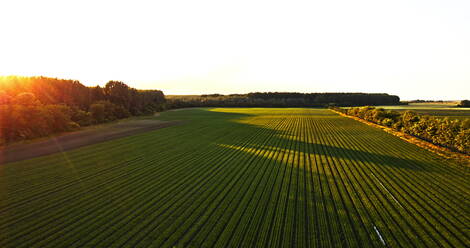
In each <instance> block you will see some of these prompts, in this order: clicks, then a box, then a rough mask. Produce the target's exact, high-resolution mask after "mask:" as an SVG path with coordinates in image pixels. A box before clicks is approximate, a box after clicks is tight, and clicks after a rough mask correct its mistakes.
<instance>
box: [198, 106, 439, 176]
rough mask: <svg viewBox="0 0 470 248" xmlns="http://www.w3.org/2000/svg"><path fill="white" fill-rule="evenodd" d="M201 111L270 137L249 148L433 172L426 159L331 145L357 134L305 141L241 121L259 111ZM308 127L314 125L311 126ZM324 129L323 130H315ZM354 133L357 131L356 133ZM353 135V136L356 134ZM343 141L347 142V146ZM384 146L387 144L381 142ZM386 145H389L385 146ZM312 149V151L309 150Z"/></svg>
mask: <svg viewBox="0 0 470 248" xmlns="http://www.w3.org/2000/svg"><path fill="white" fill-rule="evenodd" d="M198 114H201V115H203V116H204V118H211V120H212V121H213V122H216V121H217V122H220V121H222V122H229V123H231V124H232V125H233V123H237V125H240V126H242V128H243V130H244V131H245V132H247V131H248V130H249V131H250V132H252V133H253V134H257V135H259V136H260V137H259V139H258V140H267V142H264V143H248V144H245V145H244V147H245V148H254V149H271V150H275V149H283V150H292V151H294V152H302V153H305V155H312V156H315V155H319V156H324V157H332V158H336V160H335V163H338V162H339V161H338V160H337V159H342V160H353V161H355V163H354V164H355V165H358V164H357V163H358V162H359V163H372V164H374V165H384V166H391V167H394V168H400V169H408V170H426V171H432V168H430V166H426V164H425V163H423V161H419V160H413V159H409V158H403V157H398V156H394V155H387V154H379V153H375V152H370V151H366V150H358V149H352V148H345V147H340V146H335V145H332V144H329V143H330V142H338V141H339V142H342V143H344V144H346V145H348V141H349V140H350V139H354V137H349V139H345V138H344V136H336V137H334V138H335V140H334V141H332V140H327V139H330V137H327V136H326V135H323V137H322V138H321V139H323V140H321V142H322V143H320V142H319V140H318V136H322V135H321V134H320V135H316V133H313V134H312V133H310V135H311V136H315V141H308V142H306V141H303V140H299V139H297V138H296V136H295V134H294V135H293V133H292V132H291V131H290V130H278V129H274V128H268V127H265V126H262V125H255V124H250V123H248V122H239V121H237V120H239V119H240V118H247V117H255V116H256V115H255V114H245V113H227V112H212V111H210V110H209V111H208V110H206V109H201V110H199V111H198ZM306 128H312V127H311V126H308V127H306ZM317 131H318V132H321V131H319V130H316V131H313V132H317ZM352 135H353V134H352ZM352 135H351V136H352ZM313 139H314V138H313V137H310V140H313ZM344 144H343V145H344ZM220 145H222V146H225V147H228V148H229V147H231V146H232V145H233V144H232V143H231V141H230V140H227V141H226V142H225V141H224V142H221V143H220ZM381 145H383V144H381ZM384 146H385V147H386V146H387V144H385V145H384ZM363 149H368V147H363ZM306 151H308V152H306Z"/></svg>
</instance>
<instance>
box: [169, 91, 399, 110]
mask: <svg viewBox="0 0 470 248" xmlns="http://www.w3.org/2000/svg"><path fill="white" fill-rule="evenodd" d="M398 104H400V98H399V97H398V96H395V95H388V94H383V93H380V94H376V93H296V92H254V93H248V94H231V95H221V94H209V95H200V96H177V97H176V96H175V97H172V98H168V106H169V107H171V108H185V107H326V106H364V105H398Z"/></svg>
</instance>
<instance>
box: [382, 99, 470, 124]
mask: <svg viewBox="0 0 470 248" xmlns="http://www.w3.org/2000/svg"><path fill="white" fill-rule="evenodd" d="M379 107H381V108H384V109H388V110H395V111H399V112H403V111H406V110H411V111H414V112H416V113H418V114H422V115H430V116H435V117H439V118H445V117H447V118H449V119H460V120H464V119H470V108H458V107H456V105H455V104H453V105H452V104H435V103H434V104H430V103H410V104H409V105H395V106H393V105H392V106H379Z"/></svg>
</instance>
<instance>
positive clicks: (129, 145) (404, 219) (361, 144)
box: [0, 108, 470, 247]
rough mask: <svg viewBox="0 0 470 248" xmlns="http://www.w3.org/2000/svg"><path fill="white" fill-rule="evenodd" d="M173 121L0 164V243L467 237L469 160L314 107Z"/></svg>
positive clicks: (190, 115) (449, 242)
mask: <svg viewBox="0 0 470 248" xmlns="http://www.w3.org/2000/svg"><path fill="white" fill-rule="evenodd" d="M158 119H160V120H185V121H186V122H184V123H185V124H182V125H179V126H172V127H167V128H164V129H159V130H155V131H151V132H148V133H144V134H139V135H135V136H130V137H126V138H121V139H117V140H113V141H108V142H104V143H100V144H96V145H91V146H87V147H82V148H79V149H76V150H71V151H68V152H64V153H60V154H55V155H50V156H47V157H40V158H36V159H32V160H27V161H21V162H16V163H10V164H4V165H0V247H173V246H175V247H212V246H215V247H384V246H387V247H466V246H467V247H468V244H469V243H470V237H469V236H470V224H469V223H470V209H469V202H468V199H470V186H469V184H468V178H469V176H470V175H469V170H468V168H467V167H463V166H461V165H458V164H454V163H453V162H450V161H446V160H443V159H441V158H439V157H437V156H436V155H434V154H433V153H430V152H428V151H426V150H423V149H421V148H419V147H417V146H415V145H413V144H409V143H407V142H405V141H403V140H401V139H399V138H398V137H395V136H392V135H390V134H388V133H386V132H383V131H382V130H380V129H376V128H373V127H370V126H367V125H365V124H363V123H360V122H357V121H355V120H352V119H349V118H345V117H341V116H339V115H337V114H335V113H333V112H331V111H329V110H326V109H299V108H296V109H286V108H284V109H273V108H269V109H262V108H226V109H221V108H216V109H187V110H181V111H169V112H165V113H162V114H161V115H160V117H158Z"/></svg>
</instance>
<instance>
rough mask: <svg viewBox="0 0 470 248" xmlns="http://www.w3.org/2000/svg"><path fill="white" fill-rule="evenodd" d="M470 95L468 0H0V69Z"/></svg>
mask: <svg viewBox="0 0 470 248" xmlns="http://www.w3.org/2000/svg"><path fill="white" fill-rule="evenodd" d="M10 74H17V75H44V76H52V77H59V78H71V79H78V80H80V81H81V82H82V83H84V84H86V85H96V84H101V85H103V84H104V83H106V82H107V81H108V80H122V81H124V82H125V83H127V84H128V85H130V86H132V87H136V88H141V89H144V88H155V89H162V90H164V92H165V93H166V94H199V93H245V92H252V91H298V92H386V93H391V94H397V95H399V96H400V97H401V98H402V99H418V98H419V99H463V98H470V1H469V0H462V1H454V0H442V1H434V0H423V1H413V0H403V1H402V0H393V1H391V0H388V1H382V0H370V1H364V0H354V1H351V0H345V1H332V0H328V1H326V0H324V1H293V0H289V1H274V0H269V1H255V0H250V1H241V0H237V1H222V0H218V1H200V0H198V1H194V0H193V1H176V0H169V1H136V0H132V1H131V0H129V1H116V0H114V1H99V0H92V1H88V0H81V1H64V0H61V1H60V0H59V1H51V0H41V1H37V0H33V1H23V0H1V1H0V75H10Z"/></svg>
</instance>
